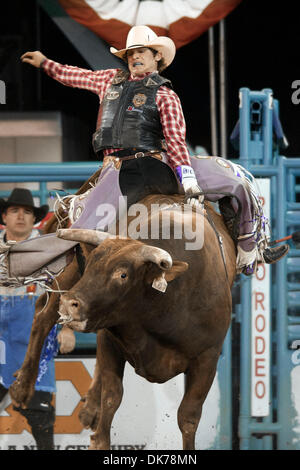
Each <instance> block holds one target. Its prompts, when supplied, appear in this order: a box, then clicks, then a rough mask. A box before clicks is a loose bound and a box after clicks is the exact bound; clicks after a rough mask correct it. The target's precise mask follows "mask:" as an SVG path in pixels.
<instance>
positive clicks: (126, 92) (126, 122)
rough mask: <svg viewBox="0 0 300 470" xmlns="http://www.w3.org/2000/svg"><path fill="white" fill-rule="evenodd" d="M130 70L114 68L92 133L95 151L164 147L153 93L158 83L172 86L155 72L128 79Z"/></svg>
mask: <svg viewBox="0 0 300 470" xmlns="http://www.w3.org/2000/svg"><path fill="white" fill-rule="evenodd" d="M128 76H129V72H125V71H123V70H121V71H119V72H117V74H116V76H115V77H114V80H113V82H112V85H111V87H110V88H109V89H108V91H107V93H106V95H105V97H104V99H103V101H102V103H101V106H100V111H99V114H100V126H99V128H98V129H97V130H96V132H95V133H94V135H93V147H94V151H95V152H96V153H97V152H99V151H100V150H103V149H107V148H114V149H116V148H123V149H126V148H136V149H143V150H163V145H162V141H163V139H164V136H163V132H162V126H161V122H160V116H159V112H158V109H157V106H156V102H155V96H156V93H157V90H158V88H159V87H160V86H161V85H167V86H169V87H172V84H171V82H170V80H168V79H166V78H163V77H161V76H160V75H158V73H153V74H151V75H148V76H147V77H145V78H144V79H143V80H139V81H128V80H127V78H128Z"/></svg>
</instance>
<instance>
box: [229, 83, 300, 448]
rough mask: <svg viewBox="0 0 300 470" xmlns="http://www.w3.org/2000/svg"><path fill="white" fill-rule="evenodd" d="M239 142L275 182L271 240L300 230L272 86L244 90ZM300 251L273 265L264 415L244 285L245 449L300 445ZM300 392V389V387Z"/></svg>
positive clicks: (242, 153)
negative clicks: (255, 390)
mask: <svg viewBox="0 0 300 470" xmlns="http://www.w3.org/2000/svg"><path fill="white" fill-rule="evenodd" d="M232 139H233V141H235V142H236V141H237V140H239V142H238V143H239V163H240V164H241V165H243V166H244V167H245V168H247V169H248V170H249V171H250V172H251V173H252V174H253V175H254V176H255V177H256V178H270V180H271V209H272V212H271V224H272V235H273V237H272V238H275V239H279V238H282V237H284V236H286V235H289V234H291V233H293V231H295V230H299V228H300V203H299V202H297V196H298V194H299V185H298V184H296V183H297V177H299V176H300V158H286V157H284V156H282V155H280V150H281V149H282V148H284V146H285V143H286V142H285V138H284V135H283V132H282V128H281V124H280V121H279V103H278V102H277V100H274V99H273V96H272V90H270V89H265V90H262V91H261V92H252V91H250V90H249V89H247V88H242V89H241V90H240V113H239V122H238V124H237V126H236V128H235V129H234V131H233V134H232ZM299 257H300V251H297V250H296V249H295V248H294V247H293V245H292V244H291V249H290V252H289V255H288V257H286V258H284V259H283V260H281V261H280V262H279V263H277V264H276V265H275V266H272V290H271V299H270V300H271V309H272V330H271V360H272V362H271V364H272V368H271V378H270V379H271V406H270V414H269V416H267V417H265V418H256V417H253V416H251V412H250V389H251V383H250V381H251V353H252V352H251V344H250V333H251V280H250V279H244V282H243V283H242V287H241V305H239V306H236V308H237V309H238V310H240V311H241V342H240V351H241V358H240V361H241V368H240V416H239V438H240V448H241V449H272V448H277V449H299V448H300V429H299V425H298V423H299V422H300V409H299V408H300V407H299V400H297V398H296V397H295V387H296V386H297V384H298V385H299V383H300V382H299V379H300V370H299V369H298V368H297V367H298V362H297V361H295V360H293V356H292V355H293V352H294V349H293V348H294V347H295V341H296V342H297V341H299V343H300V282H299V281H300V258H299ZM299 362H300V361H299ZM298 393H299V390H298Z"/></svg>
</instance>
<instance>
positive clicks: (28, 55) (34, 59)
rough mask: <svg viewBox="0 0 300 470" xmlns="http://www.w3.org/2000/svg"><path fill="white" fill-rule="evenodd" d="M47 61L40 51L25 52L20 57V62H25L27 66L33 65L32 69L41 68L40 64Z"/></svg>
mask: <svg viewBox="0 0 300 470" xmlns="http://www.w3.org/2000/svg"><path fill="white" fill-rule="evenodd" d="M45 59H47V57H46V56H45V55H44V54H42V53H41V52H40V51H34V52H25V54H23V55H22V56H21V60H22V62H26V63H27V64H30V65H33V66H34V67H37V68H38V69H39V68H40V66H41V63H42V62H43V61H44V60H45Z"/></svg>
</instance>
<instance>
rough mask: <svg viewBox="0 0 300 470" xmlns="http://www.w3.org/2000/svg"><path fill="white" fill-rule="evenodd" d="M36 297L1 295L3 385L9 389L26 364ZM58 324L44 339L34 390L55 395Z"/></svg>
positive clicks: (0, 365) (0, 367)
mask: <svg viewBox="0 0 300 470" xmlns="http://www.w3.org/2000/svg"><path fill="white" fill-rule="evenodd" d="M37 298H38V297H37V296H33V295H20V296H4V295H2V296H0V383H2V385H3V386H4V387H6V388H9V387H10V385H11V384H12V383H13V382H14V380H15V377H14V376H13V374H14V372H16V371H17V370H18V369H20V367H21V366H22V364H23V361H24V358H25V354H26V350H27V346H28V342H29V337H30V332H31V326H32V321H33V317H34V312H35V302H36V300H37ZM56 333H57V326H56V325H55V326H54V327H53V328H52V330H51V331H50V333H49V335H48V337H47V338H46V340H45V343H44V346H43V350H42V354H41V358H40V363H39V371H38V377H37V381H36V384H35V389H36V390H40V391H44V392H51V393H55V392H56V384H55V369H54V356H55V355H56V354H57V351H58V345H57V339H56Z"/></svg>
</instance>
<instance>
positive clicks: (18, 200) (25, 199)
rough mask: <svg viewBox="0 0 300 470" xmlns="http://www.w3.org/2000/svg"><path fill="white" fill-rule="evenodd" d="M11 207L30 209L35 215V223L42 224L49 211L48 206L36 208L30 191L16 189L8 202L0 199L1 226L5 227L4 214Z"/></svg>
mask: <svg viewBox="0 0 300 470" xmlns="http://www.w3.org/2000/svg"><path fill="white" fill-rule="evenodd" d="M9 206H26V207H30V208H31V209H32V210H33V213H34V215H35V223H37V222H40V221H41V220H42V219H43V218H44V217H45V215H46V214H47V212H48V211H49V206H48V205H47V204H45V205H44V206H41V207H35V205H34V201H33V197H32V194H31V192H30V191H29V189H25V188H15V189H14V190H13V191H12V192H11V194H10V196H9V197H8V199H7V200H5V199H2V198H1V199H0V224H2V225H5V224H4V222H3V220H2V214H3V212H5V211H6V209H7V208H8V207H9Z"/></svg>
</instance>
